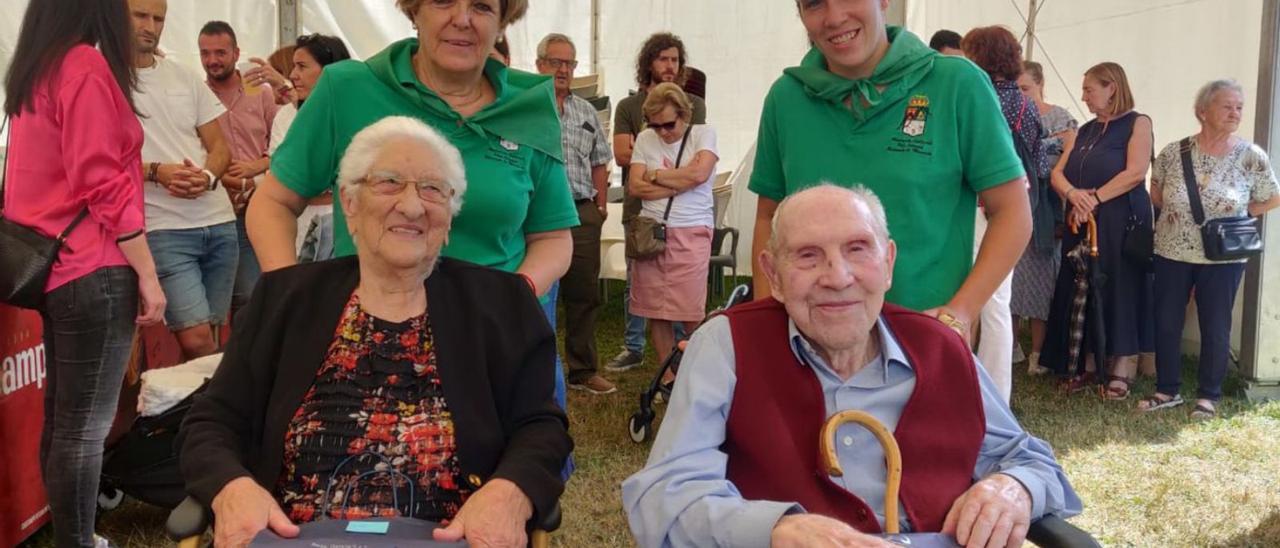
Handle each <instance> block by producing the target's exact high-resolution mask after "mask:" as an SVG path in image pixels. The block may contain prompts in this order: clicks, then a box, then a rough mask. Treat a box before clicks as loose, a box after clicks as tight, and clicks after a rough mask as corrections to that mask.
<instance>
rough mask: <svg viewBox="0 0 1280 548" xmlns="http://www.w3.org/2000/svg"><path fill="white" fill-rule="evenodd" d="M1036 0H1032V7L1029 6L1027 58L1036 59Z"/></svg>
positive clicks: (1029, 59)
mask: <svg viewBox="0 0 1280 548" xmlns="http://www.w3.org/2000/svg"><path fill="white" fill-rule="evenodd" d="M1037 3H1038V2H1036V0H1031V7H1029V8H1027V47H1026V48H1025V49H1026V50H1027V60H1028V61H1034V60H1035V59H1034V57H1035V56H1034V54H1035V50H1036V12H1037V11H1039V10H1037V9H1036V4H1037Z"/></svg>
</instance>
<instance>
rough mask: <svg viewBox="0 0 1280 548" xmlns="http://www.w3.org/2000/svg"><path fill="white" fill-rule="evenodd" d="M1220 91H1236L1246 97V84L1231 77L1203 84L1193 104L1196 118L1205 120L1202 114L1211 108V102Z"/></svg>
mask: <svg viewBox="0 0 1280 548" xmlns="http://www.w3.org/2000/svg"><path fill="white" fill-rule="evenodd" d="M1219 91H1234V92H1236V93H1239V94H1240V96H1241V97H1244V86H1241V85H1240V82H1237V81H1235V80H1233V79H1231V78H1223V79H1221V80H1214V81H1212V82H1209V83H1207V84H1205V85H1203V86H1201V87H1200V91H1197V92H1196V102H1195V105H1194V106H1193V109H1194V111H1195V115H1196V120H1200V121H1201V122H1203V121H1204V118H1202V117H1201V116H1200V115H1201V114H1204V113H1205V111H1207V110H1209V104H1210V103H1213V97H1214V96H1215V95H1217V94H1218V92H1219Z"/></svg>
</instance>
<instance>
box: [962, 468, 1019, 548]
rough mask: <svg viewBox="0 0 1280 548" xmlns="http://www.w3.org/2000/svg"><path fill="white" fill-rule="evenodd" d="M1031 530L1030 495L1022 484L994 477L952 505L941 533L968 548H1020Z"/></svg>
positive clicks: (1003, 477) (974, 485)
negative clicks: (985, 547) (1015, 547)
mask: <svg viewBox="0 0 1280 548" xmlns="http://www.w3.org/2000/svg"><path fill="white" fill-rule="evenodd" d="M1030 526H1031V494H1030V493H1028V492H1027V489H1026V488H1025V487H1023V486H1022V483H1020V482H1018V480H1016V479H1013V477H1012V476H1007V475H1004V474H993V475H991V476H988V477H987V478H986V479H984V480H982V481H980V482H978V483H975V484H973V486H972V487H970V488H969V490H968V491H965V492H964V494H963V495H960V498H958V499H956V501H955V502H954V503H953V504H952V505H951V511H950V512H947V519H946V521H945V522H944V523H943V525H942V532H943V533H946V534H948V535H952V536H954V537H955V538H956V541H958V542H959V543H960V544H962V545H964V546H966V547H968V548H979V547H983V546H987V547H992V548H994V547H999V546H1022V542H1023V541H1024V540H1026V538H1027V528H1029V527H1030Z"/></svg>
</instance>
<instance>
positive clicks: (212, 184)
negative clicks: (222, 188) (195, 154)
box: [200, 169, 218, 190]
mask: <svg viewBox="0 0 1280 548" xmlns="http://www.w3.org/2000/svg"><path fill="white" fill-rule="evenodd" d="M200 172H201V173H204V176H205V177H208V178H209V186H208V187H206V188H205V190H213V189H216V188H218V177H217V176H216V175H214V174H213V172H212V171H209V170H207V169H202V170H200Z"/></svg>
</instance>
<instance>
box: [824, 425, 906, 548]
mask: <svg viewBox="0 0 1280 548" xmlns="http://www.w3.org/2000/svg"><path fill="white" fill-rule="evenodd" d="M851 422H852V423H857V424H858V425H859V426H862V427H863V428H866V429H867V430H870V431H871V433H872V434H874V435H875V437H876V440H878V441H879V442H880V446H881V447H883V448H884V465H885V468H886V469H887V470H888V472H889V474H888V479H887V480H886V481H885V486H884V531H885V533H888V534H890V535H896V534H898V531H899V527H898V486H899V484H901V483H902V453H901V452H900V451H899V450H898V440H895V439H893V433H892V432H890V431H889V429H888V428H885V426H884V425H883V424H881V423H880V421H878V420H876V418H875V417H873V416H871V415H870V414H867V413H864V412H862V411H854V410H848V411H841V412H839V413H836V414H834V415H831V417H830V418H828V419H827V422H826V423H824V424H823V425H822V437H821V438H820V439H819V440H818V443H819V451H821V452H822V455H823V456H824V458H825V459H826V463H827V474H828V475H830V476H834V477H837V478H838V477H841V476H843V475H844V470H842V469H841V468H840V460H839V459H838V458H836V444H835V437H836V430H837V429H839V428H840V427H841V426H844V425H845V424H848V423H851Z"/></svg>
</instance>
